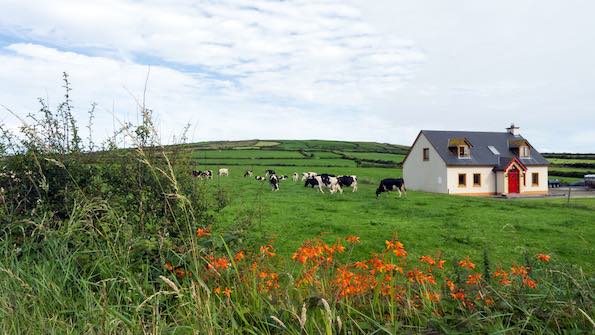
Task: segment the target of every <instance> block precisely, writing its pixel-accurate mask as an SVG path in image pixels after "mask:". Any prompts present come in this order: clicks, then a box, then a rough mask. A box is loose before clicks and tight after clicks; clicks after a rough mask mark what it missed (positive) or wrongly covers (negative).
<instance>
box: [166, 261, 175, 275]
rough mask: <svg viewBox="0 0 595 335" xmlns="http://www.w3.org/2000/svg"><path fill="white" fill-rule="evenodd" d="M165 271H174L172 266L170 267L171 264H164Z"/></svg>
mask: <svg viewBox="0 0 595 335" xmlns="http://www.w3.org/2000/svg"><path fill="white" fill-rule="evenodd" d="M165 269H166V270H167V271H169V272H172V271H173V270H174V266H173V265H171V263H170V262H169V261H167V262H165Z"/></svg>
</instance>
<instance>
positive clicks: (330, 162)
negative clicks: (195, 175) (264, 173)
mask: <svg viewBox="0 0 595 335" xmlns="http://www.w3.org/2000/svg"><path fill="white" fill-rule="evenodd" d="M196 161H197V163H198V164H199V165H211V166H213V167H215V168H217V167H224V166H230V167H232V166H237V165H241V166H244V167H246V168H250V167H252V166H271V167H273V166H296V167H297V166H315V167H318V168H320V167H327V166H339V167H350V166H353V167H355V166H356V163H355V161H352V160H348V159H333V158H321V159H316V158H312V159H307V158H301V159H300V158H296V159H251V158H243V159H242V158H235V159H229V158H217V159H215V158H211V159H197V160H196ZM230 170H236V169H234V168H230ZM240 170H241V172H242V173H243V172H244V170H243V169H240ZM294 170H295V169H294ZM292 173H293V172H292Z"/></svg>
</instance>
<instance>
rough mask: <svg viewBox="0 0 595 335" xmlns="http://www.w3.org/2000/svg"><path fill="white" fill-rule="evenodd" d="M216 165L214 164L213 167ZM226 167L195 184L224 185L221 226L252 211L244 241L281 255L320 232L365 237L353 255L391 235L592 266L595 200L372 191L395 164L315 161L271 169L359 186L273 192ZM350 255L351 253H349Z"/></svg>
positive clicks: (286, 185) (504, 259) (289, 187)
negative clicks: (339, 178)
mask: <svg viewBox="0 0 595 335" xmlns="http://www.w3.org/2000/svg"><path fill="white" fill-rule="evenodd" d="M212 167H213V168H215V166H212ZM247 168H250V166H237V167H232V168H231V176H230V177H229V178H227V177H226V178H220V179H218V180H215V181H197V182H203V183H207V184H208V183H210V184H211V185H217V186H216V187H219V186H221V187H223V188H226V189H228V190H229V192H230V194H229V195H230V199H231V200H230V203H229V205H228V206H227V207H226V208H225V209H224V210H223V211H222V212H221V213H222V216H221V218H220V221H219V222H218V224H219V227H220V229H222V230H226V229H231V228H232V227H233V226H234V225H235V223H236V222H238V221H239V220H243V218H244V219H245V215H246V213H253V212H254V210H255V209H259V210H260V212H259V215H258V219H256V218H253V222H252V228H253V229H251V230H250V232H249V233H248V239H249V241H250V243H252V244H254V245H259V244H262V243H265V242H267V241H270V240H272V241H274V243H275V245H276V246H279V250H280V252H281V253H290V252H291V250H295V249H296V248H297V247H298V246H299V245H300V243H302V241H303V240H307V239H312V238H315V237H322V238H323V239H324V240H325V241H327V242H332V241H333V240H335V239H338V238H342V237H344V236H347V235H357V236H361V238H362V240H363V241H365V242H363V244H362V248H361V250H359V251H356V253H357V252H361V253H362V254H364V253H366V252H369V251H370V250H374V248H377V247H378V246H380V245H382V244H383V243H384V241H385V240H390V238H391V237H392V236H393V234H398V237H399V239H400V240H401V241H403V243H405V244H406V245H407V246H411V247H412V249H413V250H415V252H416V254H415V255H414V256H421V255H422V254H429V255H439V254H448V255H451V256H453V255H454V256H456V257H463V256H465V255H470V256H472V257H474V258H476V259H478V258H480V257H482V254H483V252H484V250H486V251H487V252H488V254H489V255H490V256H491V257H492V258H493V260H494V261H495V262H497V263H503V264H504V265H510V264H511V263H514V262H517V263H519V262H522V261H523V257H524V255H525V253H527V254H535V253H537V252H542V251H545V252H548V253H551V254H552V255H555V257H556V258H557V259H559V260H561V261H564V262H568V263H571V264H578V265H580V266H582V267H584V269H585V270H588V271H592V270H593V263H592V261H591V259H592V258H593V256H594V255H593V251H594V249H593V246H592V244H591V243H590V241H592V240H593V239H595V228H594V227H593V225H592V223H593V222H594V221H595V211H594V209H595V199H584V200H578V199H577V200H572V203H571V204H570V205H566V203H565V202H564V201H559V200H554V199H543V200H537V199H516V200H504V199H494V198H476V197H461V196H449V195H442V194H431V193H423V192H413V191H409V192H408V193H407V195H406V196H404V197H402V198H398V197H397V194H395V193H388V194H387V193H385V194H382V195H381V196H380V197H379V199H376V197H375V194H374V191H375V189H376V187H377V186H378V183H379V181H380V180H381V179H383V178H389V177H390V178H396V177H401V176H402V171H401V170H400V169H386V168H356V167H339V166H335V167H328V168H324V169H321V168H320V167H317V166H307V165H304V166H291V167H286V166H283V167H275V170H276V171H277V173H278V174H285V175H290V174H291V173H293V172H298V173H301V172H304V171H317V172H325V173H333V174H347V175H351V174H355V175H357V176H358V178H359V180H360V183H359V191H358V192H355V193H352V192H351V189H350V188H347V189H345V192H344V193H343V194H332V195H331V194H329V192H328V191H325V194H320V193H319V192H318V191H317V190H316V189H311V188H305V187H304V185H303V182H301V181H300V182H297V183H294V182H292V181H291V180H288V181H283V182H281V185H280V190H279V191H278V192H271V191H270V187H269V185H268V182H257V181H255V180H254V179H252V178H245V179H244V178H242V177H241V174H242V173H243V171H244V169H247ZM356 256H357V255H356Z"/></svg>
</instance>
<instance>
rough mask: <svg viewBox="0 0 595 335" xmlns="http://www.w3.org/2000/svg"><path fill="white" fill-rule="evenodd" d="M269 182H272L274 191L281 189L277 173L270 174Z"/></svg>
mask: <svg viewBox="0 0 595 335" xmlns="http://www.w3.org/2000/svg"><path fill="white" fill-rule="evenodd" d="M269 184H271V190H272V191H279V178H278V177H277V175H276V174H271V175H269Z"/></svg>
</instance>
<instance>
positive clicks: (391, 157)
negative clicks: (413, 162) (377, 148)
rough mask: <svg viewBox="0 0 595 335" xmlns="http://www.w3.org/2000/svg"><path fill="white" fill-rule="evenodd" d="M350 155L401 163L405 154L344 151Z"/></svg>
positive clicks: (358, 157) (364, 158)
mask: <svg viewBox="0 0 595 335" xmlns="http://www.w3.org/2000/svg"><path fill="white" fill-rule="evenodd" d="M345 154H346V155H348V156H350V157H355V158H357V159H363V160H379V161H390V162H394V163H401V162H402V161H403V159H404V158H405V155H400V154H390V153H383V152H345Z"/></svg>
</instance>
